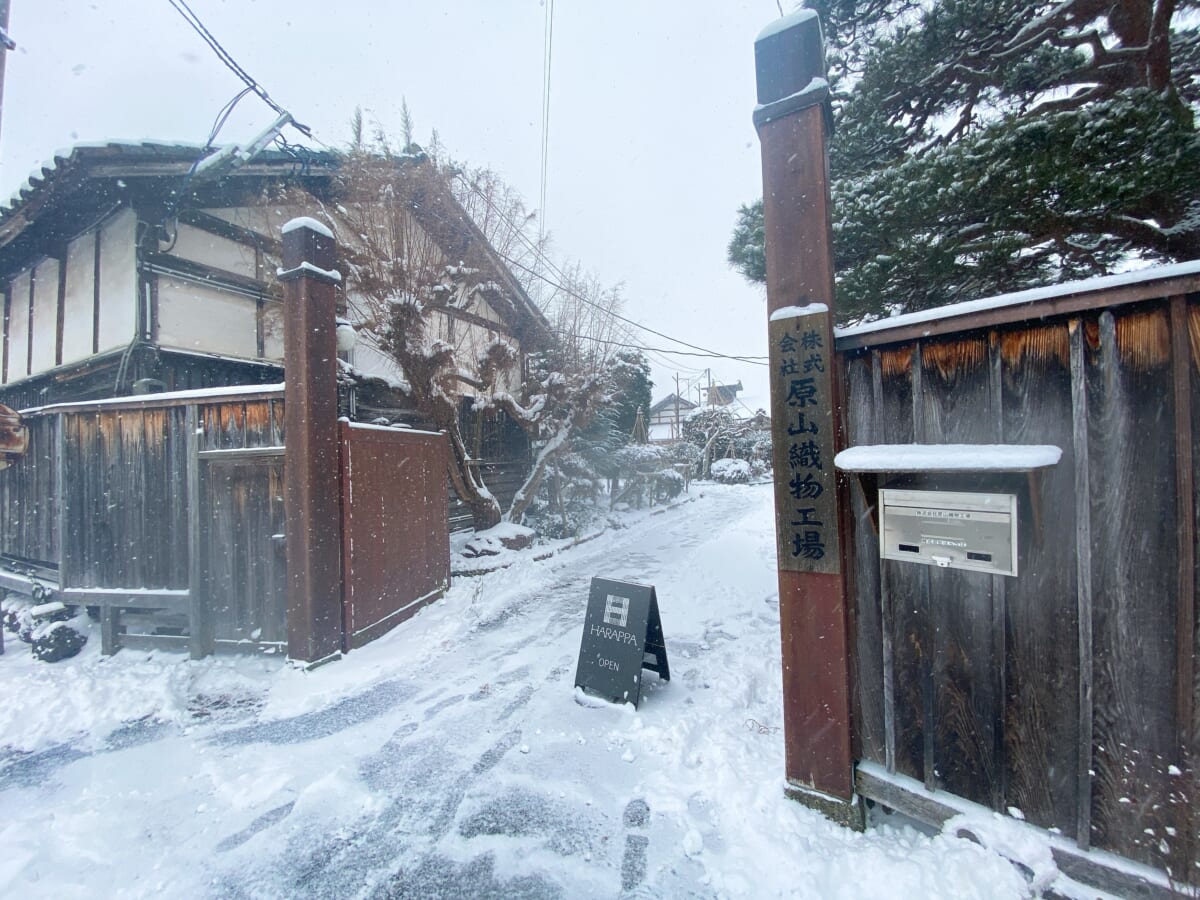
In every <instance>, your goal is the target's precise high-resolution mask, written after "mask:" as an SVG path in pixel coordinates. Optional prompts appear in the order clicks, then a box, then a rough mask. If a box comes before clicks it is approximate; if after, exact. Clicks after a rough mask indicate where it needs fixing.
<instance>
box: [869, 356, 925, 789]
mask: <svg viewBox="0 0 1200 900" xmlns="http://www.w3.org/2000/svg"><path fill="white" fill-rule="evenodd" d="M920 358H921V357H920V349H919V348H918V347H916V346H912V347H908V348H901V349H899V350H890V351H884V352H882V353H881V354H880V369H881V371H880V379H879V392H878V396H879V398H880V399H879V401H878V403H877V407H878V409H879V425H880V428H879V430H880V431H881V432H882V435H883V441H884V442H885V443H897V444H906V443H910V442H912V441H914V440H916V439H917V432H916V421H915V420H916V411H917V409H918V404H917V399H919V397H920V383H921V363H920ZM872 377H874V374H873V373H872ZM873 390H874V387H873ZM914 398H917V399H914ZM878 564H879V580H880V585H881V588H882V609H883V621H884V628H883V637H884V649H883V653H884V659H885V660H887V659H888V658H889V656H890V658H891V674H892V677H891V680H890V686H891V697H890V704H889V707H885V710H884V714H885V716H887V715H888V714H889V713H890V717H891V728H890V731H891V745H892V767H893V768H894V770H895V771H897V772H899V773H901V774H902V775H908V776H909V777H911V778H916V779H917V780H918V781H924V779H925V760H926V752H925V711H926V706H927V705H929V703H932V700H933V696H932V692H931V689H930V688H931V685H930V681H929V674H928V667H929V665H930V664H931V662H932V658H933V657H932V647H930V646H928V645H927V644H923V643H922V641H921V637H922V635H923V633H924V623H925V622H926V621H927V617H928V611H927V608H928V603H929V591H928V580H927V578H926V577H925V573H924V572H923V571H922V570H921V568H920V567H919V566H909V565H904V564H902V563H897V562H892V561H890V560H878ZM886 677H887V670H886V668H885V679H886ZM884 688H885V693H886V692H887V688H888V681H887V680H885V682H884ZM927 701H928V702H927ZM885 702H888V701H887V700H886V699H885ZM884 725H885V728H886V727H888V722H887V720H886V718H885V723H884Z"/></svg>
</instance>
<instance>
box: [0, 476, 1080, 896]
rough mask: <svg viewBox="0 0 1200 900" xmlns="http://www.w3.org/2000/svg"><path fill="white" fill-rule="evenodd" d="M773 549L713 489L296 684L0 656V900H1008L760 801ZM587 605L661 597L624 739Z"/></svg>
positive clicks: (898, 847) (897, 833)
mask: <svg viewBox="0 0 1200 900" xmlns="http://www.w3.org/2000/svg"><path fill="white" fill-rule="evenodd" d="M774 548H775V535H774V517H773V513H772V491H771V488H770V486H769V485H754V486H750V487H736V488H733V487H725V486H722V485H714V486H711V487H709V488H706V490H705V493H704V495H703V496H702V497H701V498H699V499H698V500H697V501H696V502H695V503H691V504H689V505H688V506H687V507H686V511H685V510H679V509H676V510H668V511H666V512H663V513H661V514H659V515H651V514H646V515H645V516H643V517H642V518H640V519H638V520H631V521H630V523H629V524H628V527H626V528H622V529H618V530H610V531H608V532H606V533H604V534H603V535H601V536H600V537H598V538H596V539H595V540H593V541H591V542H589V543H586V544H583V545H580V546H577V547H573V548H571V549H569V550H565V551H564V552H562V553H560V554H559V555H557V556H555V557H553V558H551V559H548V560H544V561H540V562H539V561H537V560H535V559H533V554H531V553H529V552H526V553H523V554H519V557H520V558H519V559H516V560H515V561H514V562H513V564H512V565H511V566H509V567H508V568H506V569H503V570H499V571H495V572H492V573H490V574H487V575H484V576H480V577H475V578H459V579H457V580H456V581H455V582H454V584H453V586H452V587H451V589H450V590H449V592H448V593H447V595H446V597H445V598H444V600H442V601H439V602H438V603H435V604H433V605H432V606H430V607H427V608H426V609H424V610H422V611H421V612H420V613H419V614H418V615H417V616H415V617H414V618H413V619H412V620H410V621H409V622H407V623H405V624H404V625H403V626H401V627H399V628H397V629H395V630H394V631H392V632H391V633H389V634H387V635H386V636H384V637H383V638H381V639H380V640H378V641H376V642H374V643H372V644H370V645H368V646H367V647H364V648H362V649H360V650H356V651H354V652H352V653H350V654H349V655H348V656H347V657H346V658H345V659H343V660H342V661H340V662H337V663H333V664H330V665H326V666H323V667H321V668H319V669H317V670H315V671H312V672H303V671H300V670H298V669H294V668H290V667H287V666H284V665H282V664H281V663H280V662H279V661H278V660H271V659H267V658H253V659H247V658H240V659H229V658H217V659H206V660H201V661H189V660H188V659H187V657H186V654H183V653H157V654H155V653H138V652H134V651H130V650H124V651H121V652H120V653H119V654H117V655H116V656H114V657H111V658H104V657H101V656H100V655H99V653H98V649H97V648H98V644H99V641H98V640H90V641H89V642H88V644H87V646H86V647H85V648H84V652H83V653H82V654H80V656H78V657H76V658H74V659H71V660H67V661H65V662H62V663H57V664H54V665H46V664H43V663H36V662H34V661H32V660H31V659H30V657H29V654H28V650H27V649H22V648H24V645H19V647H18V648H13V647H12V645H9V647H7V648H6V649H8V651H9V652H8V653H6V654H5V655H4V656H0V679H3V683H4V685H5V697H6V699H7V703H6V704H4V706H3V707H0V708H2V709H3V713H2V714H0V744H2V745H3V746H0V842H2V843H3V846H4V847H5V852H4V854H3V859H0V895H13V896H22V897H26V896H44V897H51V896H53V897H61V896H129V897H143V896H195V897H202V896H213V897H216V896H256V897H294V896H346V895H353V896H361V897H382V896H422V897H459V896H538V897H543V896H544V897H550V896H571V897H613V896H617V895H621V894H623V895H633V896H654V897H660V896H665V897H680V896H690V897H705V898H709V897H713V898H715V897H753V898H759V897H801V898H822V900H824V898H847V900H849V898H855V900H857V898H862V897H880V898H884V897H886V898H921V900H926V898H933V900H937V898H980V900H983V898H998V897H999V898H1006V897H1011V898H1023V897H1027V896H1029V886H1028V884H1027V882H1026V879H1025V877H1024V876H1023V875H1022V874H1021V872H1020V871H1018V869H1017V868H1016V867H1014V866H1013V865H1012V864H1010V863H1009V862H1007V861H1006V860H1005V859H1004V858H1003V857H1002V856H1001V855H1000V854H999V853H997V852H996V851H995V850H993V849H989V848H988V847H987V846H981V845H980V844H978V843H975V842H973V841H970V840H964V839H960V838H957V837H955V836H954V835H953V834H950V833H945V834H939V835H935V836H932V837H929V836H926V835H924V834H922V833H920V832H918V831H916V830H913V829H912V828H907V827H902V828H896V827H890V826H883V827H879V828H876V829H873V830H871V831H869V832H868V833H866V834H855V833H853V832H850V831H847V830H845V829H843V828H840V827H838V826H835V825H833V824H831V823H830V822H828V821H827V820H825V819H823V818H822V817H821V816H819V815H818V814H817V813H815V812H812V811H810V810H808V809H806V808H804V807H803V806H801V805H799V804H797V803H795V802H793V801H789V800H787V799H786V798H785V797H784V794H783V784H782V773H783V771H784V768H783V765H784V764H783V736H782V733H781V726H782V695H781V671H780V670H781V663H780V645H779V604H778V594H777V587H776V572H775V568H774V565H775V549H774ZM595 575H603V576H605V577H610V578H616V579H620V580H626V581H635V582H639V583H642V584H653V585H655V586H656V589H657V594H658V601H659V606H660V609H661V613H662V620H663V627H664V631H665V636H666V645H667V650H668V653H669V656H670V666H671V673H672V679H671V681H670V682H664V681H661V680H660V679H658V678H657V677H656V676H654V675H652V674H650V673H646V675H645V679H646V680H645V687H644V690H643V700H642V703H641V705H640V708H639V709H637V710H634V709H632V708H631V707H629V706H616V705H612V704H608V703H591V702H588V701H586V700H585V702H583V703H580V702H577V693H576V691H575V689H574V673H575V666H576V662H577V657H578V653H579V647H580V639H581V635H582V629H583V618H584V611H585V608H586V604H587V597H588V587H589V584H590V580H591V578H592V577H593V576H595ZM1010 843H1011V842H1010ZM1052 874H1053V873H1052V872H1050V871H1049V870H1044V871H1042V870H1039V872H1038V878H1039V879H1040V880H1039V883H1043V882H1044V881H1045V880H1046V879H1049V878H1050V877H1051V876H1052ZM1055 887H1056V889H1058V888H1061V884H1060V883H1058V882H1056V883H1055Z"/></svg>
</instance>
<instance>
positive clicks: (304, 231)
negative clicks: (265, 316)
mask: <svg viewBox="0 0 1200 900" xmlns="http://www.w3.org/2000/svg"><path fill="white" fill-rule="evenodd" d="M335 256H336V247H335V245H334V240H333V234H332V233H331V232H330V231H329V230H328V229H327V228H325V226H323V225H322V224H321V223H319V222H317V221H315V220H314V219H309V218H299V219H293V220H292V221H290V222H288V223H287V225H285V226H284V227H283V271H282V272H280V274H279V280H280V281H282V282H283V286H284V329H283V353H284V356H283V359H284V389H285V390H284V398H285V399H284V432H285V433H284V447H285V449H284V457H283V459H284V496H285V502H286V512H287V527H286V529H285V530H286V534H287V572H288V601H287V634H288V656H289V657H290V658H292V659H294V660H300V661H303V662H307V663H310V664H315V663H319V662H322V661H324V660H327V659H331V658H334V657H336V656H337V655H338V654H339V653H340V651H341V645H342V597H341V584H342V579H341V540H342V521H341V495H340V493H339V491H340V471H339V469H340V463H339V448H338V430H337V411H338V410H337V340H336V337H335V330H336V316H335V314H336V304H337V297H336V285H337V283H338V282H339V281H340V280H341V277H340V276H339V275H338V273H337V272H336V271H334V270H333V266H334V260H335Z"/></svg>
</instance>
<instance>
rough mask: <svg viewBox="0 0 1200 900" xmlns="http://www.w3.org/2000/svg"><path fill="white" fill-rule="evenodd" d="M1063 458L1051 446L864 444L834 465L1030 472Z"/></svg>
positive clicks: (871, 469)
mask: <svg viewBox="0 0 1200 900" xmlns="http://www.w3.org/2000/svg"><path fill="white" fill-rule="evenodd" d="M1061 458H1062V449H1061V448H1060V447H1055V446H1054V445H1052V444H863V445H861V446H858V447H848V448H847V449H845V450H843V451H842V452H841V453H839V454H838V455H837V456H835V457H834V458H833V464H834V465H835V466H837V467H838V468H839V469H842V470H844V471H846V472H1028V471H1031V470H1033V469H1042V468H1045V467H1046V466H1053V465H1055V464H1057V463H1058V461H1059V460H1060V459H1061Z"/></svg>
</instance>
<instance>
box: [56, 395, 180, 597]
mask: <svg viewBox="0 0 1200 900" xmlns="http://www.w3.org/2000/svg"><path fill="white" fill-rule="evenodd" d="M63 420H64V428H65V439H64V443H63V491H62V495H63V503H64V523H65V527H66V528H67V536H66V543H65V547H64V551H65V552H64V554H63V568H64V571H63V573H62V578H63V587H72V588H93V587H100V588H159V589H171V590H180V589H186V588H187V586H188V530H187V504H188V493H187V478H186V447H187V434H186V428H185V421H186V410H185V408H184V407H182V406H176V407H159V408H133V409H103V410H101V411H97V412H77V413H64V414H63Z"/></svg>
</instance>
